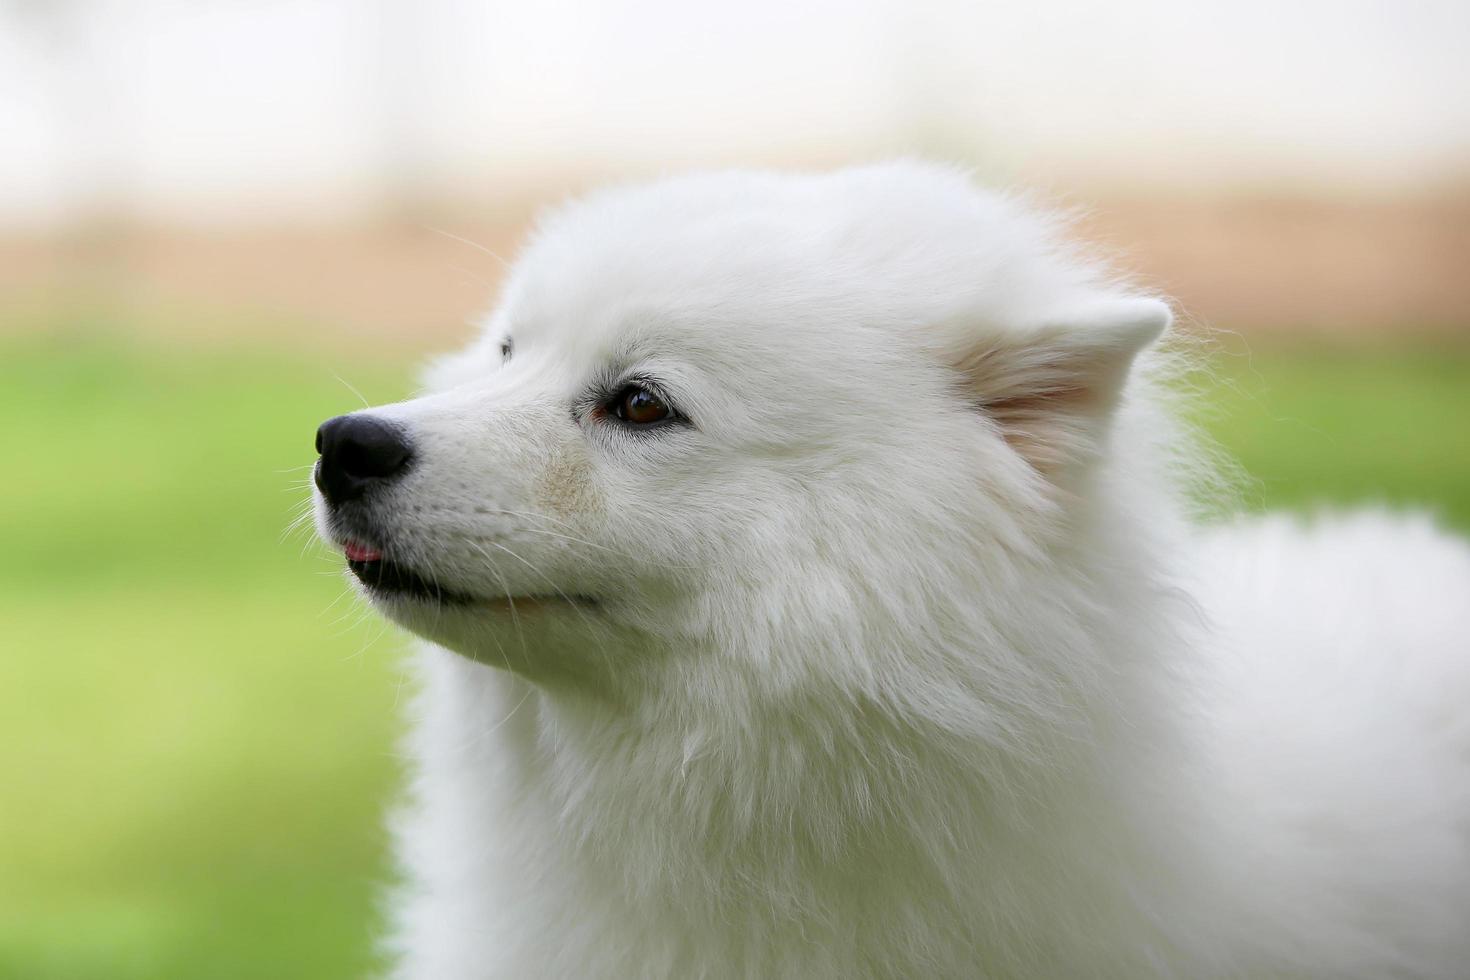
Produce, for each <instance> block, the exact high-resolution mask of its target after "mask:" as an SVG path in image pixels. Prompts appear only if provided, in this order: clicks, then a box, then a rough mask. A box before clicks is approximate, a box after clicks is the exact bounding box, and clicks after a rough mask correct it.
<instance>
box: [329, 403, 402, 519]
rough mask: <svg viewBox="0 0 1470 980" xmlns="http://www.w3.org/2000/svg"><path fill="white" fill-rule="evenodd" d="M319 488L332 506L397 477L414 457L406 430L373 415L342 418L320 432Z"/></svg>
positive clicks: (337, 418) (333, 421) (354, 415)
mask: <svg viewBox="0 0 1470 980" xmlns="http://www.w3.org/2000/svg"><path fill="white" fill-rule="evenodd" d="M316 447H317V452H319V453H321V457H322V458H321V461H320V462H319V463H318V464H317V467H316V485H317V486H318V487H319V488H320V489H321V491H322V493H324V494H326V496H327V499H328V500H330V501H331V502H332V503H340V502H342V501H344V500H350V499H352V498H353V497H358V496H361V495H362V494H363V493H364V492H365V491H366V490H367V488H368V487H369V486H372V485H373V484H375V483H379V482H382V481H385V480H387V479H389V478H391V477H394V476H397V475H398V474H399V473H400V472H402V471H403V469H404V468H405V466H406V465H407V463H408V460H409V457H410V456H411V455H412V447H411V446H410V444H409V442H408V438H407V437H406V436H405V435H404V433H403V430H401V429H399V428H398V427H397V426H395V425H391V424H390V423H388V422H384V421H382V420H381V419H375V418H373V417H372V416H370V415H363V414H360V413H359V414H353V415H339V416H337V417H336V418H334V419H328V420H327V421H326V422H323V423H322V425H321V428H319V429H317V431H316Z"/></svg>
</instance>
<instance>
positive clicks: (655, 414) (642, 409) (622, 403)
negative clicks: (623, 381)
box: [613, 385, 674, 425]
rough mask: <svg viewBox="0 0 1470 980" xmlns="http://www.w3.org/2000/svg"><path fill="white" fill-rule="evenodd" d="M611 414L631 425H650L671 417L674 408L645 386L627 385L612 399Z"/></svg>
mask: <svg viewBox="0 0 1470 980" xmlns="http://www.w3.org/2000/svg"><path fill="white" fill-rule="evenodd" d="M613 414H614V415H616V416H617V417H618V418H620V419H622V420H623V421H624V422H629V423H631V424H633V425H652V424H653V423H655V422H664V421H667V420H669V419H671V418H673V417H674V410H673V409H671V408H669V406H668V404H667V403H666V402H664V400H663V399H662V398H660V397H659V396H657V395H655V394H654V393H653V392H651V391H649V390H648V389H647V388H642V387H639V386H638V385H629V386H628V387H626V388H624V389H623V390H622V391H621V392H620V393H619V394H618V397H617V398H616V399H615V400H614V401H613Z"/></svg>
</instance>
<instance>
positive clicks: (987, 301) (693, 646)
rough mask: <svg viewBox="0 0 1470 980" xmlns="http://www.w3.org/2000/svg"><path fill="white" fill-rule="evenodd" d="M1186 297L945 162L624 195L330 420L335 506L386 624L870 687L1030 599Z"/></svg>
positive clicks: (587, 204) (472, 641)
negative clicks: (406, 387)
mask: <svg viewBox="0 0 1470 980" xmlns="http://www.w3.org/2000/svg"><path fill="white" fill-rule="evenodd" d="M1168 318H1169V314H1168V310H1167V307H1165V306H1164V305H1163V304H1162V303H1160V302H1158V301H1156V300H1152V299H1147V298H1140V297H1136V296H1131V295H1127V294H1124V293H1120V292H1118V291H1117V290H1115V289H1112V288H1110V287H1108V286H1107V285H1105V284H1104V282H1103V280H1102V279H1101V278H1100V277H1099V275H1098V274H1097V273H1096V272H1095V271H1094V270H1092V269H1091V268H1090V267H1088V266H1087V265H1085V264H1083V263H1080V262H1078V261H1077V260H1075V259H1073V258H1070V257H1068V256H1067V255H1065V254H1063V253H1062V252H1061V251H1059V246H1058V245H1057V243H1056V241H1055V240H1054V237H1053V235H1052V233H1051V230H1050V228H1049V225H1048V223H1047V222H1045V221H1043V220H1041V219H1038V218H1036V217H1033V216H1030V215H1028V214H1027V213H1026V212H1025V211H1024V210H1023V209H1020V208H1019V207H1017V206H1016V205H1014V204H1012V203H1010V202H1008V201H1006V200H1004V199H1001V198H997V197H994V196H990V195H987V194H984V193H982V192H980V191H977V190H975V189H974V188H972V187H971V186H970V185H969V184H968V182H967V181H966V180H965V179H964V178H963V177H961V176H959V175H957V174H954V173H951V172H949V171H944V170H939V169H936V168H931V167H925V166H921V165H916V164H892V165H886V166H880V167H870V168H863V169H858V170H851V171H846V172H843V173H839V174H836V175H832V176H821V177H803V176H778V175H768V174H719V175H710V176H700V177H691V178H683V179H677V180H673V181H667V182H663V183H658V184H653V185H650V186H646V187H639V188H632V189H622V190H614V191H609V192H604V193H602V194H600V195H596V196H594V197H592V198H590V199H587V200H585V201H583V202H580V203H577V204H575V205H572V206H570V207H567V208H565V209H564V210H562V211H561V212H559V213H557V214H555V215H553V216H552V217H551V218H550V219H549V220H548V221H546V222H544V223H543V225H542V227H541V228H540V229H539V231H538V233H537V235H536V236H535V238H534V240H533V242H532V243H531V245H530V246H529V247H528V249H527V250H526V252H525V254H524V256H523V257H522V258H521V259H520V261H519V262H518V263H517V265H516V266H515V268H514V270H513V272H512V275H511V277H510V279H509V281H508V284H507V286H506V289H505V292H504V296H503V299H502V302H501V304H500V306H499V308H498V309H497V310H496V311H495V313H494V314H493V315H492V316H491V317H490V318H489V320H488V322H487V324H486V328H485V331H484V333H483V335H482V336H481V338H480V339H479V340H478V341H477V342H475V343H474V344H473V345H472V346H471V347H470V348H469V349H468V350H466V351H464V352H462V353H460V354H457V355H454V356H452V357H449V358H447V359H444V360H442V361H440V362H438V363H436V364H435V365H433V366H432V367H431V369H430V370H429V372H428V374H427V378H426V391H425V393H424V394H423V395H422V396H421V397H418V398H415V399H413V400H410V401H405V402H401V403H398V404H394V405H387V406H383V407H380V408H374V409H370V410H365V411H360V412H355V413H353V414H351V415H346V416H341V417H339V418H336V419H332V420H330V421H328V422H327V423H326V424H324V425H323V426H322V427H321V430H320V432H319V433H318V449H319V451H320V453H321V459H320V461H319V463H318V465H317V471H316V482H317V486H318V488H319V489H320V493H319V494H318V501H317V503H318V519H319V527H320V530H321V533H322V534H323V536H324V537H325V538H327V539H328V540H329V541H330V542H332V543H333V544H334V545H336V546H338V547H339V548H341V549H342V550H343V551H344V552H345V554H346V556H347V558H348V562H349V567H350V568H351V570H352V572H353V573H354V574H355V575H356V577H357V579H358V580H359V581H360V583H361V587H362V590H363V592H364V593H365V594H366V596H367V597H368V598H369V600H370V601H371V602H372V603H373V604H374V605H375V606H377V607H378V608H379V609H380V610H382V611H383V612H384V613H385V614H386V615H388V616H389V617H390V618H392V619H394V620H396V621H398V622H399V623H401V624H403V625H404V626H406V627H408V628H409V629H411V630H413V631H415V632H417V633H420V634H422V635H424V636H426V637H429V638H431V639H433V640H435V641H437V642H439V643H441V644H443V645H445V646H448V647H449V648H451V649H454V650H456V651H459V652H460V653H463V654H465V655H467V656H470V657H473V658H475V659H478V660H482V661H484V662H486V663H489V664H494V665H500V666H507V667H510V668H512V669H514V670H516V671H518V672H521V673H523V674H526V675H528V676H531V677H533V678H536V679H538V680H545V681H546V682H548V683H550V682H565V683H572V684H581V683H595V684H603V685H605V684H612V685H616V684H619V683H623V682H624V681H625V680H626V678H628V677H632V676H637V677H640V678H642V679H643V680H647V678H648V677H649V676H650V675H651V674H657V673H662V672H667V671H669V670H675V671H683V672H686V676H694V675H689V674H687V672H688V671H689V670H690V666H691V665H698V664H702V663H710V662H713V661H720V662H723V663H725V664H727V665H735V667H736V669H737V670H743V669H745V668H748V667H749V666H750V665H752V664H756V665H759V666H760V667H761V670H760V671H759V672H758V673H759V675H760V676H761V677H762V678H763V680H762V683H776V684H783V685H789V684H793V683H796V684H799V683H800V682H801V679H802V678H804V677H809V676H811V675H812V674H813V673H814V672H816V673H819V674H821V675H822V676H824V677H825V678H828V679H830V675H831V674H832V673H834V672H839V673H843V674H845V675H848V676H850V678H852V679H853V680H854V681H855V682H861V680H862V678H863V677H871V676H872V674H873V672H874V671H875V670H882V669H886V668H883V667H881V666H880V665H877V664H875V663H874V662H873V661H872V659H871V658H869V657H866V656H865V655H863V654H862V653H861V651H862V650H865V649H874V648H881V649H885V650H886V649H888V648H889V647H891V644H888V643H887V642H886V641H885V639H884V635H883V634H884V631H885V630H892V629H901V630H905V631H908V632H909V633H913V632H914V631H917V632H918V633H920V634H930V633H934V634H938V633H942V632H943V631H945V630H947V629H952V628H955V627H956V626H958V625H961V624H959V623H957V622H955V621H953V617H954V616H963V615H965V613H964V612H963V610H962V609H961V608H960V606H962V605H966V604H967V605H968V606H969V607H973V608H975V609H980V610H984V609H985V608H986V607H987V606H988V605H991V604H1000V605H1004V604H1006V603H1013V600H1014V596H1013V594H1012V593H1013V592H1014V590H1015V589H1016V588H1018V587H1019V585H1018V576H1017V574H1016V572H1015V567H1016V563H1017V562H1026V561H1032V562H1040V561H1045V556H1044V554H1043V552H1045V550H1046V548H1047V545H1046V542H1045V541H1044V540H1043V539H1044V537H1045V535H1046V533H1048V532H1047V531H1046V528H1048V527H1051V526H1053V525H1054V523H1055V518H1056V517H1057V515H1058V513H1059V512H1063V511H1065V510H1066V509H1067V508H1068V506H1070V505H1069V503H1068V501H1069V500H1071V499H1072V498H1073V497H1074V496H1075V494H1076V492H1077V489H1078V487H1079V486H1081V485H1082V483H1084V482H1085V479H1086V473H1087V471H1088V469H1089V467H1090V466H1091V465H1092V460H1093V459H1094V458H1095V457H1096V456H1097V455H1098V453H1099V450H1100V448H1101V447H1102V445H1103V441H1104V439H1105V435H1106V431H1107V428H1108V425H1109V419H1110V417H1111V416H1112V415H1113V414H1114V411H1115V408H1116V406H1117V404H1118V403H1119V401H1120V394H1121V392H1122V389H1123V386H1124V380H1125V378H1126V376H1127V374H1128V370H1129V365H1130V363H1131V361H1132V360H1133V358H1134V356H1135V354H1137V353H1138V352H1139V351H1140V350H1141V349H1142V348H1144V347H1145V346H1147V345H1148V344H1149V343H1150V342H1151V341H1152V340H1153V339H1154V338H1155V337H1156V336H1157V335H1158V334H1159V332H1160V331H1161V330H1162V329H1163V328H1164V327H1165V325H1166V324H1167V321H1168ZM956 600H958V603H959V604H958V605H955V606H954V608H951V605H950V604H953V603H954V602H955V601H956ZM964 628H966V629H971V628H981V627H980V626H976V625H975V624H965V625H964ZM935 642H938V637H937V636H936V637H935ZM819 649H820V650H827V651H830V653H827V654H820V655H814V654H812V653H811V652H810V651H812V650H819ZM843 651H847V652H846V653H844V652H843ZM814 656H819V657H820V658H822V663H821V666H820V667H818V666H816V664H815V662H814ZM698 669H699V668H698V667H697V666H696V667H695V668H694V670H695V671H696V673H697V671H698Z"/></svg>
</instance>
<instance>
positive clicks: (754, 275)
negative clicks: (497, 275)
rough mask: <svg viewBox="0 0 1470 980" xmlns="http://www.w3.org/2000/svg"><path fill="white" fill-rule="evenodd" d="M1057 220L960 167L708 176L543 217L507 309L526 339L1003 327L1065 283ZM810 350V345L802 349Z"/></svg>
mask: <svg viewBox="0 0 1470 980" xmlns="http://www.w3.org/2000/svg"><path fill="white" fill-rule="evenodd" d="M1052 251H1053V249H1052V247H1051V244H1050V236H1049V234H1048V228H1047V226H1046V225H1045V223H1044V222H1040V221H1036V220H1034V219H1032V218H1029V217H1028V216H1026V215H1025V214H1024V213H1023V211H1022V210H1020V209H1018V208H1016V207H1015V206H1014V203H1013V202H1010V201H1008V200H1007V199H1005V198H1003V197H999V196H996V195H993V194H987V193H985V192H981V191H979V190H977V189H976V188H974V187H973V186H972V185H970V183H969V182H968V181H967V180H966V179H965V178H964V177H963V176H961V175H959V174H957V173H955V172H953V171H950V170H947V169H944V168H936V167H930V166H923V165H917V164H909V163H898V164H889V165H880V166H875V167H871V168H864V169H859V170H855V171H845V172H843V173H840V174H836V175H823V176H791V175H778V174H764V173H729V174H713V175H700V176H698V177H690V178H678V179H673V180H665V181H660V182H657V183H654V184H649V185H644V186H640V187H632V188H624V189H618V190H613V191H608V192H602V193H599V194H596V195H593V196H592V197H590V198H588V199H585V200H583V201H580V202H577V203H574V204H572V205H569V206H567V207H564V208H563V209H561V210H560V211H558V212H556V213H554V214H553V215H551V216H550V217H549V218H548V219H547V220H545V221H543V222H542V224H541V226H540V227H539V229H538V233H537V234H536V236H535V237H534V239H533V240H532V243H531V245H530V246H529V248H528V249H527V250H526V252H525V253H524V255H523V257H522V259H521V261H520V262H519V263H518V264H517V267H516V269H515V271H514V273H513V275H512V278H511V280H510V282H509V284H508V287H507V290H506V293H505V304H504V306H503V309H504V311H505V313H506V317H505V319H506V323H507V324H508V325H509V326H508V329H509V330H510V331H511V332H513V333H514V334H515V335H516V336H517V338H518V343H519V342H520V341H521V340H522V339H524V340H525V341H526V342H529V343H536V344H541V343H547V344H549V345H553V346H558V347H562V348H563V349H570V348H576V349H577V350H579V351H589V352H590V351H596V352H598V353H605V352H607V351H610V350H615V349H617V348H619V347H627V346H629V344H630V343H632V342H635V341H636V340H638V339H640V338H644V339H650V338H661V339H665V340H670V341H673V342H675V343H678V342H680V341H689V342H696V343H706V342H707V343H712V344H716V345H720V346H728V345H729V343H731V342H734V343H736V344H737V345H742V344H743V345H747V346H751V349H752V350H754V349H755V347H754V344H757V343H758V344H760V345H761V346H764V347H769V346H771V345H772V344H774V345H776V346H780V345H782V344H784V343H787V342H791V343H795V342H797V341H798V340H799V339H801V337H802V335H808V339H809V335H811V334H813V333H815V334H817V335H819V336H820V337H821V339H822V342H823V343H825V344H827V345H831V344H833V343H837V344H841V343H842V342H843V337H844V336H845V335H846V334H851V333H852V332H853V331H854V330H858V329H860V330H861V331H863V332H864V333H865V334H867V335H869V336H871V335H872V334H873V333H874V332H875V331H886V332H889V333H892V332H895V331H906V332H908V333H912V331H913V330H914V329H915V325H923V324H934V323H944V322H953V321H961V320H963V321H965V322H969V323H973V324H985V323H1004V322H1006V321H1007V318H1008V316H1009V315H1010V313H1011V312H1012V311H1013V310H1014V309H1015V308H1017V307H1018V306H1027V305H1031V306H1034V305H1036V303H1035V301H1034V300H1033V301H1032V302H1030V303H1029V304H1028V303H1027V302H1026V300H1027V298H1028V297H1036V296H1041V295H1047V294H1051V295H1058V294H1060V293H1061V292H1063V291H1064V290H1066V289H1068V288H1070V287H1071V286H1072V283H1071V282H1070V281H1069V280H1070V279H1071V278H1072V273H1071V272H1070V271H1068V263H1064V262H1057V261H1056V260H1055V259H1054V257H1053V256H1052V255H1051V252H1052ZM808 346H809V345H808Z"/></svg>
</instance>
